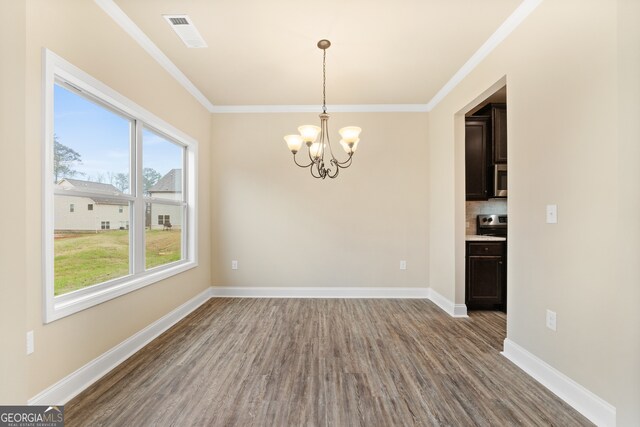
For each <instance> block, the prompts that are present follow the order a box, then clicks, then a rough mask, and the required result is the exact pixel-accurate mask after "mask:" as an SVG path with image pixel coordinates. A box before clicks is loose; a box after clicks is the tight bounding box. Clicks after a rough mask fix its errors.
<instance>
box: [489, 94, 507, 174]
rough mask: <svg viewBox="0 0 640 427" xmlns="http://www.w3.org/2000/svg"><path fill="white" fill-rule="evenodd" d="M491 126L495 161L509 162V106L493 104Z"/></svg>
mask: <svg viewBox="0 0 640 427" xmlns="http://www.w3.org/2000/svg"><path fill="white" fill-rule="evenodd" d="M491 127H492V129H493V132H492V136H491V138H492V142H493V162H494V163H498V164H500V163H507V106H506V105H502V104H500V105H496V104H492V106H491Z"/></svg>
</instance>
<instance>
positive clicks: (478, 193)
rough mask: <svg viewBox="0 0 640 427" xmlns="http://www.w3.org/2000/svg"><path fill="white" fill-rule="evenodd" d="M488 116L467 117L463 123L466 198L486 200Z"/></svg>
mask: <svg viewBox="0 0 640 427" xmlns="http://www.w3.org/2000/svg"><path fill="white" fill-rule="evenodd" d="M490 123H491V117H490V116H482V117H467V119H466V123H465V174H466V176H465V185H466V194H467V200H487V197H488V191H489V182H488V178H489V155H490V151H489V145H488V143H489V137H490Z"/></svg>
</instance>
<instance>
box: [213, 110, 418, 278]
mask: <svg viewBox="0 0 640 427" xmlns="http://www.w3.org/2000/svg"><path fill="white" fill-rule="evenodd" d="M212 123H213V125H212V140H213V151H212V157H211V159H212V164H211V171H212V191H213V195H212V197H213V198H214V199H215V200H216V211H215V212H214V216H213V217H212V224H213V234H212V239H213V245H214V247H213V258H212V269H213V272H214V273H213V277H214V284H215V285H218V286H397V287H404V286H406V287H417V286H427V267H426V265H427V241H428V235H427V214H428V206H427V201H428V194H427V191H426V186H425V183H426V181H427V164H428V159H427V145H426V138H427V128H426V114H419V113H375V114H356V113H336V114H333V115H332V117H331V119H330V120H329V127H330V130H329V131H330V136H331V138H332V141H333V144H334V145H338V147H335V148H336V149H337V150H338V151H339V152H338V151H336V153H337V155H339V154H341V155H342V157H341V158H346V155H345V153H344V151H342V148H339V144H337V142H338V137H339V135H338V129H339V128H341V127H343V126H346V125H349V124H352V125H358V126H360V127H362V129H363V131H362V134H361V142H360V145H359V147H358V151H357V152H356V154H355V158H354V162H353V165H352V166H351V168H349V169H345V170H343V171H341V172H340V175H339V176H338V178H336V179H335V180H331V179H329V178H327V179H326V180H324V181H323V180H317V179H314V178H312V177H311V175H310V173H309V171H308V170H306V169H301V168H298V167H296V166H295V165H294V164H293V161H292V159H291V157H292V155H291V153H290V152H289V151H288V149H287V146H286V143H285V142H284V140H283V136H284V135H286V134H289V133H293V132H295V131H296V129H297V127H298V126H299V125H302V124H318V123H319V119H318V115H317V114H303V113H298V114H216V115H214V117H213V122H212ZM304 150H306V148H304ZM304 150H303V151H301V153H300V154H304V155H306V151H304ZM300 154H299V156H300ZM302 160H304V157H302V159H301V161H302ZM234 259H236V260H238V262H239V269H238V270H236V271H232V270H231V260H234ZM400 260H407V270H406V271H400V269H399V262H400Z"/></svg>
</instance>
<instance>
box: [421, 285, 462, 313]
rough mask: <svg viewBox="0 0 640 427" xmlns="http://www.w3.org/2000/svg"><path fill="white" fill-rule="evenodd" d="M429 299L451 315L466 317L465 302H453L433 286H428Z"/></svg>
mask: <svg viewBox="0 0 640 427" xmlns="http://www.w3.org/2000/svg"><path fill="white" fill-rule="evenodd" d="M429 299H430V300H431V301H433V303H434V304H436V305H437V306H438V307H440V308H441V309H442V310H444V311H445V312H446V313H448V314H449V315H450V316H451V317H468V316H467V306H466V305H465V304H455V303H454V302H453V301H451V300H450V299H448V298H446V297H445V296H443V295H442V294H440V293H438V292H437V291H435V290H434V289H433V288H429Z"/></svg>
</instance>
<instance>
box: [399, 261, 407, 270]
mask: <svg viewBox="0 0 640 427" xmlns="http://www.w3.org/2000/svg"><path fill="white" fill-rule="evenodd" d="M406 269H407V261H405V260H402V261H400V270H406Z"/></svg>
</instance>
